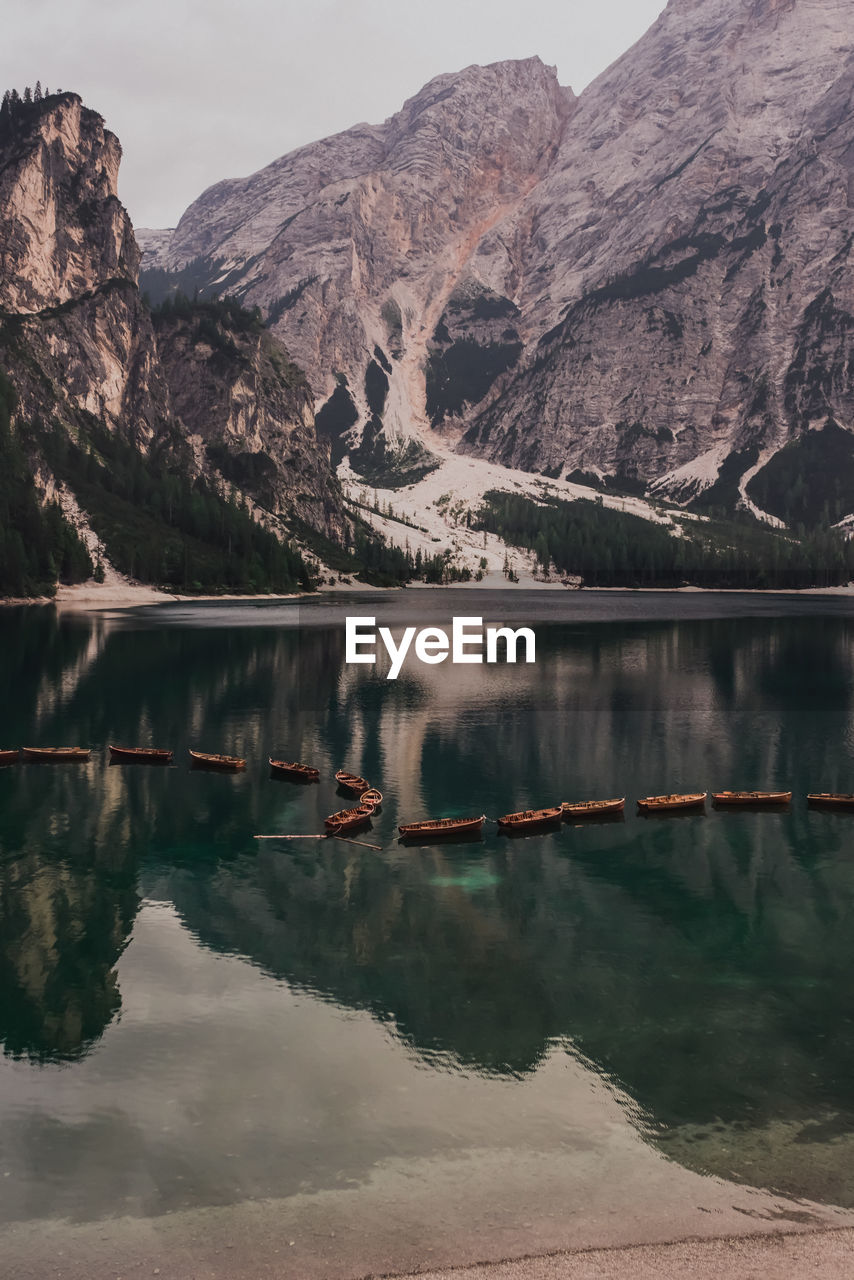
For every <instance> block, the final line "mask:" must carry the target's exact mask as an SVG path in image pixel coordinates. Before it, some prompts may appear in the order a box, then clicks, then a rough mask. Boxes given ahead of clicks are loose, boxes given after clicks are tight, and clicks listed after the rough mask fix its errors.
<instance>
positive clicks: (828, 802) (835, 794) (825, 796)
mask: <svg viewBox="0 0 854 1280" xmlns="http://www.w3.org/2000/svg"><path fill="white" fill-rule="evenodd" d="M807 804H812V805H816V806H818V807H821V806H824V807H825V808H827V809H854V795H852V794H850V792H845V791H812V792H810V794H809V795H808V796H807Z"/></svg>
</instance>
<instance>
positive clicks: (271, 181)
mask: <svg viewBox="0 0 854 1280" xmlns="http://www.w3.org/2000/svg"><path fill="white" fill-rule="evenodd" d="M850 16H851V14H850V5H849V3H848V0H670V3H669V4H668V6H667V8H666V10H665V11H664V12H663V13H662V15H661V16H660V18H659V19H658V20H657V22H656V23H655V24H654V25H653V26H652V28H651V29H650V30H649V32H648V33H647V34H646V35H645V36H644V37H643V39H642V40H640V41H639V42H638V44H637V45H635V46H634V47H633V48H632V49H631V50H629V51H628V52H627V53H626V54H625V55H624V56H623V57H622V58H621V59H620V60H619V61H618V62H617V63H615V64H614V65H613V66H612V67H611V68H610V69H609V70H608V71H606V72H605V73H604V74H603V75H602V76H601V77H599V79H598V80H597V81H595V82H594V83H593V84H592V85H590V86H589V87H588V88H587V89H586V90H585V91H584V92H583V93H582V94H581V95H580V97H578V98H574V97H573V95H572V94H571V92H570V91H568V90H565V89H562V88H561V87H560V86H559V85H558V83H557V80H556V78H555V75H554V73H553V72H552V71H550V70H549V69H548V68H546V67H544V66H543V65H542V64H541V63H540V62H539V61H538V60H536V59H533V60H529V61H527V62H519V63H502V64H498V65H496V66H493V67H486V68H478V67H473V68H468V69H467V70H466V71H463V72H460V73H459V74H456V75H450V76H443V77H440V78H439V79H438V80H435V81H433V82H431V84H429V85H428V86H427V87H426V88H425V89H423V90H422V91H421V93H420V94H417V95H416V96H415V97H414V98H413V99H411V100H410V101H409V102H408V103H407V104H405V106H404V108H403V109H402V111H401V112H400V113H399V114H398V115H397V116H394V117H392V118H391V119H390V120H388V121H386V122H385V124H383V125H381V126H377V127H368V126H364V125H363V126H358V127H357V128H355V129H353V130H351V131H349V132H347V133H344V134H341V135H338V136H337V137H335V138H331V139H327V140H325V141H323V142H320V143H317V144H314V145H312V146H309V147H306V148H303V149H302V150H300V151H298V152H295V153H293V154H292V155H290V156H286V157H284V158H283V159H282V160H279V161H277V162H275V163H274V164H273V165H271V166H269V167H268V168H267V169H265V170H262V171H261V172H260V173H258V174H255V175H253V176H252V177H250V178H248V179H244V180H241V181H238V182H224V183H220V184H218V185H217V186H215V187H213V188H211V189H210V190H209V191H207V192H205V193H204V194H203V195H202V196H201V197H200V198H199V200H198V201H196V202H195V204H193V205H192V206H191V207H190V208H189V209H188V210H187V212H186V213H185V214H184V216H183V217H182V219H181V221H180V223H179V225H178V227H177V228H176V230H175V231H174V233H172V234H171V235H167V234H164V233H145V234H144V235H143V237H142V243H143V246H144V247H145V246H148V245H150V246H151V257H150V265H151V266H152V267H159V268H161V269H163V268H166V269H167V270H168V271H169V272H171V273H173V275H175V273H181V272H183V273H185V274H187V275H188V276H190V277H192V278H193V279H194V280H195V281H196V282H198V283H199V284H201V285H202V287H204V288H208V289H213V290H216V289H220V290H224V289H227V290H228V291H230V292H235V293H237V294H238V295H239V296H241V297H242V298H245V299H246V300H247V302H249V303H251V304H255V305H258V306H260V307H261V308H262V310H263V311H264V313H265V315H266V316H267V317H268V320H269V322H270V324H271V325H272V327H273V329H274V331H275V332H276V333H277V334H278V335H280V336H281V337H282V339H283V340H284V341H285V342H286V344H287V345H288V346H289V348H290V349H291V350H293V351H294V353H295V355H296V357H297V358H298V359H299V361H300V363H301V364H302V365H303V366H304V367H305V369H306V370H307V373H308V375H309V378H310V381H311V383H312V386H313V388H314V390H315V393H316V394H317V395H318V396H319V397H320V398H321V399H324V400H325V401H326V403H325V406H324V409H323V410H322V411H321V413H320V422H321V425H322V426H323V427H324V429H326V430H328V431H330V432H331V433H334V434H338V433H340V432H341V431H342V430H343V431H345V432H347V433H348V434H347V441H348V442H349V444H350V447H351V448H353V447H354V446H356V445H357V442H358V441H359V440H360V439H361V441H362V443H361V446H360V447H359V448H358V449H357V450H356V452H355V454H354V465H359V467H360V468H361V469H362V470H363V471H364V470H365V469H366V467H367V466H368V465H369V463H370V459H371V457H372V456H373V457H374V458H375V456H376V452H377V448H378V447H379V445H381V446H382V447H385V448H386V450H388V448H389V447H392V446H394V443H395V441H400V440H403V439H406V438H407V437H413V438H414V439H415V440H416V441H417V443H418V445H419V447H420V448H422V449H423V450H424V451H425V452H426V453H429V452H430V449H431V445H432V446H433V447H438V443H439V441H440V440H441V444H442V446H443V448H445V449H447V447H448V446H449V445H452V446H453V447H456V448H457V449H459V450H461V451H463V452H467V453H469V454H471V455H478V456H481V457H486V458H488V459H490V460H492V461H495V462H500V463H502V464H504V465H507V466H514V467H521V468H524V469H527V470H529V471H541V472H547V473H548V474H549V475H551V476H568V475H575V474H582V473H583V475H585V476H587V477H589V478H591V479H595V480H596V482H597V483H601V482H602V481H603V479H604V480H605V481H607V482H610V483H611V484H613V485H615V486H618V487H621V488H624V489H625V488H648V489H651V490H652V491H653V492H654V493H656V494H659V495H662V494H664V495H669V496H671V497H674V498H676V499H678V500H681V501H688V500H690V499H692V498H696V497H697V496H698V495H700V494H702V493H703V492H705V495H706V499H707V500H708V501H715V502H718V503H720V504H721V505H727V506H733V505H735V503H736V502H737V501H740V502H741V503H742V504H743V505H744V504H747V505H754V506H756V505H757V503H756V502H755V501H754V500H755V499H759V498H761V505H762V509H763V510H765V511H770V512H772V513H774V514H776V515H777V516H780V517H782V518H784V519H785V518H786V517H787V516H791V515H792V512H793V510H794V509H795V508H797V507H798V501H800V500H799V499H795V498H793V496H792V494H791V492H790V489H791V487H792V486H791V477H792V476H793V475H795V474H798V473H801V474H802V479H803V483H804V485H805V486H806V488H807V490H808V496H807V499H805V506H806V508H808V509H810V510H814V509H815V508H816V505H817V503H818V501H819V499H820V498H821V495H822V492H823V489H822V486H823V484H824V483H825V480H826V475H827V472H828V468H829V466H830V460H831V459H832V466H833V470H834V471H836V470H837V469H838V466H839V465H840V464H841V465H843V466H844V467H845V468H847V469H848V473H849V475H854V448H852V447H851V445H852V437H851V435H850V432H851V430H854V391H852V382H851V378H850V356H851V341H852V337H851V335H852V330H854V278H852V259H851V247H852V243H854V112H852V92H853V91H854V34H852V32H853V31H854V28H852V25H851V22H850ZM144 265H145V264H144ZM336 374H337V375H338V378H337V382H336V381H335V375H336ZM838 428H841V429H842V430H843V432H844V433H845V434H844V437H843V438H842V439H841V443H840V437H839V435H838ZM808 431H809V432H811V435H810V442H809V449H807V450H806V452H804V449H803V448H802V445H801V444H800V443H799V442H800V441H802V440H803V439H804V438H805V437H804V433H805V432H808ZM813 436H814V437H815V438H813ZM366 442H367V445H368V446H369V447H368V448H367V449H366ZM378 442H379V445H378ZM785 446H788V448H787V449H786V448H785ZM781 451H782V453H781ZM410 452H411V451H410ZM781 456H782V459H783V460H782V462H779V461H778V458H779V457H781ZM769 468H770V469H769ZM823 474H824V477H825V480H823V479H822V475H823ZM851 488H852V486H851V485H847V486H845V485H843V486H842V488H841V489H840V490H839V491H838V492H835V496H834V502H833V510H832V511H829V512H828V514H829V516H830V518H833V519H838V518H840V517H841V516H842V515H845V514H847V513H848V512H850V511H852V510H854V492H851V493H849V490H850V489H851ZM793 504H794V505H793ZM801 505H802V506H803V505H804V504H803V503H802V504H801ZM798 509H800V508H798Z"/></svg>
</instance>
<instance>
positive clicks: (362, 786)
mask: <svg viewBox="0 0 854 1280" xmlns="http://www.w3.org/2000/svg"><path fill="white" fill-rule="evenodd" d="M335 781H336V782H337V783H338V785H339V787H343V788H344V790H345V791H352V792H353V795H354V796H360V795H361V794H362V792H363V791H367V790H368V788H369V787H370V785H371V784H370V782H366V781H365V779H364V778H360V777H358V775H357V774H355V773H347V772H346V770H344V769H339V770H338V772H337V773H336V775H335Z"/></svg>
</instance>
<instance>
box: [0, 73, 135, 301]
mask: <svg viewBox="0 0 854 1280" xmlns="http://www.w3.org/2000/svg"><path fill="white" fill-rule="evenodd" d="M0 145H2V146H3V148H4V151H5V152H6V153H7V155H8V160H7V163H6V164H5V165H4V166H3V169H2V172H0V222H2V224H3V227H4V236H3V239H2V241H0V304H2V305H3V306H4V307H6V308H7V309H8V310H11V311H24V312H35V311H39V310H42V309H44V308H46V307H55V306H60V305H62V304H63V303H66V302H69V301H70V300H72V299H74V298H76V297H78V296H79V295H80V294H81V293H82V292H84V291H86V290H91V289H92V288H94V287H97V286H99V285H103V284H104V283H106V282H107V281H108V280H112V279H115V278H121V279H125V280H130V281H134V282H135V281H136V278H137V273H138V267H139V252H138V249H137V246H136V242H135V240H134V236H133V229H132V227H131V224H130V219H129V218H128V216H127V213H126V212H125V210H124V208H123V206H122V205H121V203H120V201H119V199H118V196H117V191H116V187H117V180H118V171H119V164H120V161H121V154H122V151H121V146H120V144H119V140H118V138H117V137H116V136H115V134H113V133H110V131H109V130H108V129H106V128H105V127H104V121H103V119H102V118H101V116H99V115H98V114H97V112H95V111H91V110H89V109H88V108H87V107H84V105H83V103H82V101H81V99H80V98H79V97H78V95H77V94H75V93H63V94H51V95H50V96H49V97H47V98H44V99H42V100H41V101H38V102H18V103H17V104H15V106H14V107H13V108H7V110H6V113H5V117H4V120H3V122H2V137H0Z"/></svg>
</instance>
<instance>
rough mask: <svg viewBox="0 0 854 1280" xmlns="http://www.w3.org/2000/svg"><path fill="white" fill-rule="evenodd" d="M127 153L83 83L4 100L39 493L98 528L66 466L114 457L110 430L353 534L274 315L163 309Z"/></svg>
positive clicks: (19, 378)
mask: <svg viewBox="0 0 854 1280" xmlns="http://www.w3.org/2000/svg"><path fill="white" fill-rule="evenodd" d="M120 158H121V148H120V145H119V142H118V139H117V138H116V137H115V136H114V135H113V134H111V133H110V132H109V131H108V130H107V129H106V128H105V127H104V122H103V120H102V118H101V117H100V116H99V115H98V114H97V113H96V112H94V111H91V110H89V109H87V108H86V107H85V106H84V105H83V103H82V102H81V100H80V98H79V97H78V96H77V95H75V94H70V93H67V94H59V95H51V96H50V97H48V98H45V99H42V100H38V101H24V100H20V99H18V100H14V101H12V100H9V99H7V100H6V101H5V102H4V106H3V112H2V115H0V230H2V234H0V372H2V373H3V374H4V375H5V377H6V378H7V379H8V381H9V382H10V383H11V385H12V387H13V388H14V393H15V409H14V414H13V420H12V428H13V432H16V433H17V436H18V438H19V439H20V441H21V443H22V444H23V446H24V447H25V449H26V452H27V455H28V457H29V460H30V464H31V467H32V469H33V472H34V476H35V479H36V482H37V485H38V487H39V489H40V490H41V492H42V493H43V494H44V495H45V496H46V497H49V498H52V497H54V496H58V497H59V499H60V501H61V503H62V505H63V508H64V510H65V511H66V514H70V515H73V518H74V519H75V521H76V522H78V523H82V524H83V525H84V526H85V525H86V523H87V516H88V515H89V514H91V513H89V512H87V511H86V506H85V503H82V502H81V501H79V498H80V494H79V492H78V491H77V490H76V481H75V479H74V477H73V474H72V472H73V468H72V470H70V471H69V472H68V474H65V475H60V474H58V472H57V469H56V459H57V458H59V457H60V456H61V457H63V458H64V457H65V455H66V453H67V446H70V447H72V448H74V449H76V450H78V451H79V450H81V449H82V450H83V451H84V453H85V451H86V450H89V451H94V452H95V454H97V456H98V458H99V459H100V464H101V465H106V464H107V459H106V457H105V456H104V454H103V450H102V449H101V448H100V445H99V443H98V441H105V440H108V438H112V437H115V439H116V440H117V441H119V442H120V443H121V444H122V446H127V447H129V448H130V450H131V453H130V454H128V453H127V450H125V453H124V454H122V457H123V458H124V460H125V461H126V462H127V463H128V465H129V466H130V465H133V466H134V467H135V466H136V465H137V462H139V464H140V465H142V466H143V469H145V467H146V466H147V467H149V469H150V468H151V467H155V466H156V467H157V468H159V469H160V471H162V473H163V475H164V476H167V475H168V474H169V473H170V472H173V473H175V474H176V476H180V477H181V479H182V481H185V482H186V483H187V484H192V483H193V482H194V481H199V482H200V483H202V485H203V487H204V488H205V491H207V492H210V493H212V494H213V493H222V494H223V495H224V496H229V497H235V498H236V499H238V500H240V501H246V502H247V503H248V504H249V506H250V508H251V509H252V510H254V512H255V514H256V517H257V518H258V519H259V520H260V521H261V522H262V523H264V524H265V525H266V526H267V527H268V528H270V529H271V530H274V531H276V532H277V534H278V536H280V537H281V536H285V535H286V534H287V531H288V527H289V526H299V528H301V529H310V530H313V531H316V532H318V533H320V534H322V535H323V536H324V537H329V538H332V539H333V540H336V539H340V537H341V536H342V534H343V531H344V529H345V528H346V525H347V520H346V517H345V515H344V511H343V504H342V496H341V492H340V486H339V485H338V483H337V481H336V480H335V478H334V476H333V474H332V472H331V468H330V464H329V456H328V451H327V450H326V449H325V448H324V447H323V446H322V445H320V444H319V442H318V440H317V436H316V433H315V430H314V415H313V404H312V400H311V396H310V394H309V392H308V389H307V386H306V384H305V379H304V378H303V377H302V375H301V373H300V371H299V370H298V369H296V368H295V366H294V365H293V364H292V362H291V361H290V358H289V357H288V354H287V352H286V351H285V350H284V349H283V348H282V347H281V346H280V344H279V343H277V342H276V341H275V340H274V339H273V338H272V337H271V336H270V335H269V334H268V333H267V332H266V331H265V330H264V328H263V324H262V323H261V321H260V317H257V316H254V315H253V314H251V313H246V312H241V309H240V308H238V307H235V306H223V305H219V306H217V307H210V306H209V307H207V308H201V309H200V308H193V307H192V306H190V305H189V304H188V306H187V308H186V309H185V311H184V313H182V314H181V315H180V316H179V315H177V314H176V313H175V311H174V309H173V311H172V313H171V314H169V315H163V316H155V317H154V318H152V315H151V313H150V311H149V308H148V307H147V305H146V304H145V303H144V301H143V299H142V298H141V296H140V293H139V289H138V283H137V280H138V268H139V258H140V254H139V250H138V248H137V245H136V241H135V238H134V233H133V228H132V227H131V224H130V220H129V218H128V215H127V213H126V211H125V209H124V208H123V206H122V204H121V202H120V201H119V199H118V197H117V195H116V181H117V176H118V168H119V162H120ZM104 431H106V432H107V436H104V435H103V432H104ZM57 433H59V434H58V435H57ZM63 441H64V442H65V443H62V442H63ZM134 457H136V459H137V462H135V461H134ZM78 461H79V460H78ZM77 471H78V472H79V471H80V466H79V465H78V467H77ZM90 497H91V491H90ZM282 519H284V523H283V522H282ZM194 536H195V535H194ZM101 549H102V548H101V547H99V549H98V550H99V554H100V550H101ZM108 553H109V547H108Z"/></svg>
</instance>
